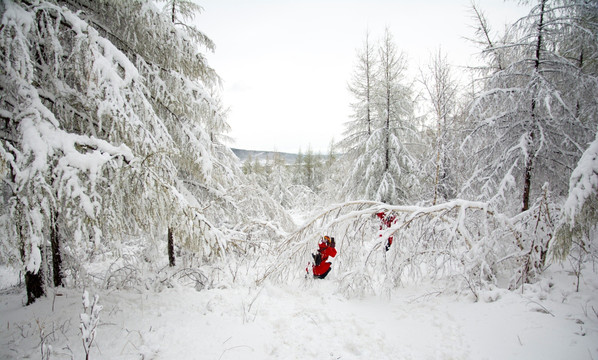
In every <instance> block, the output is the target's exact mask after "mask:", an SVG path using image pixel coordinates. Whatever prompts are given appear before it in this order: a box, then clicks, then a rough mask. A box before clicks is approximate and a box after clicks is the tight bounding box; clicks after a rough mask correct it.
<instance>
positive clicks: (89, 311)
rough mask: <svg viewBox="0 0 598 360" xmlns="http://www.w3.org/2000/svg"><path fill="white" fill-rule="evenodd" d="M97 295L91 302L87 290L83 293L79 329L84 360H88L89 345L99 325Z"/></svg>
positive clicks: (99, 308) (99, 306)
mask: <svg viewBox="0 0 598 360" xmlns="http://www.w3.org/2000/svg"><path fill="white" fill-rule="evenodd" d="M99 299H100V296H99V295H97V294H96V295H95V296H94V297H93V300H91V301H90V300H89V293H88V292H87V290H85V291H84V292H83V296H82V303H83V313H82V314H81V316H80V319H81V321H80V325H79V329H80V330H81V340H82V342H83V350H84V351H85V360H88V359H89V352H90V351H91V345H92V344H93V341H94V340H95V338H96V331H97V328H98V324H99V323H100V311H102V305H100V304H99V303H98V300H99Z"/></svg>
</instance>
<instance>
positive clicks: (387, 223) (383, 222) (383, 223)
mask: <svg viewBox="0 0 598 360" xmlns="http://www.w3.org/2000/svg"><path fill="white" fill-rule="evenodd" d="M376 216H378V218H379V219H380V230H384V229H388V228H389V227H391V226H392V224H393V223H394V222H395V220H396V217H395V216H394V215H393V214H390V215H388V216H386V213H385V212H384V211H381V212H379V213H377V214H376ZM380 237H382V234H380ZM387 240H388V241H387V243H386V247H387V250H388V247H389V246H390V245H392V240H393V237H392V235H391V236H389V237H388V239H387Z"/></svg>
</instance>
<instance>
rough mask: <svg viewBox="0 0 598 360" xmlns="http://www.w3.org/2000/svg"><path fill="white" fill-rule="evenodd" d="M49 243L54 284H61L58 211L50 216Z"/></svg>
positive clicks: (62, 277)
mask: <svg viewBox="0 0 598 360" xmlns="http://www.w3.org/2000/svg"><path fill="white" fill-rule="evenodd" d="M50 243H51V245H52V275H53V279H54V286H56V287H58V286H63V283H62V280H63V279H64V276H63V274H62V255H61V253H60V232H59V229H58V213H57V212H54V215H53V216H52V228H51V229H50Z"/></svg>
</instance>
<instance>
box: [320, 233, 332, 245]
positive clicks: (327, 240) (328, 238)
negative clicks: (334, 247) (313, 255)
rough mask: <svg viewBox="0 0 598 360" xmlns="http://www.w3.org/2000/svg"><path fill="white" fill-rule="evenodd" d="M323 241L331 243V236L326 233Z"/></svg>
mask: <svg viewBox="0 0 598 360" xmlns="http://www.w3.org/2000/svg"><path fill="white" fill-rule="evenodd" d="M322 242H323V243H326V245H330V236H328V235H325V236H324V237H323V238H322Z"/></svg>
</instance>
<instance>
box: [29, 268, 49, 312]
mask: <svg viewBox="0 0 598 360" xmlns="http://www.w3.org/2000/svg"><path fill="white" fill-rule="evenodd" d="M43 282H44V279H43V277H42V271H41V268H40V270H39V271H38V272H37V273H32V272H30V271H27V272H26V273H25V287H26V288H27V305H31V304H33V303H34V302H35V300H36V299H37V298H40V297H42V296H43V295H45V292H44V283H43Z"/></svg>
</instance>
